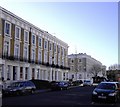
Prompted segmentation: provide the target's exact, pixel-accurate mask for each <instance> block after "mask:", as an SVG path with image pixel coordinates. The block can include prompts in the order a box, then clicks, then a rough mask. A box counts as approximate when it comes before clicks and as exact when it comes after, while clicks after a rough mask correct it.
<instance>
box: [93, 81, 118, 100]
mask: <svg viewBox="0 0 120 107" xmlns="http://www.w3.org/2000/svg"><path fill="white" fill-rule="evenodd" d="M119 86H120V85H119V83H118V82H101V83H100V84H98V86H97V87H96V88H95V89H94V90H93V92H92V101H93V102H96V101H100V100H103V101H110V102H117V100H118V99H119V98H120V90H119V88H120V87H119Z"/></svg>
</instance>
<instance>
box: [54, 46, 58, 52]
mask: <svg viewBox="0 0 120 107" xmlns="http://www.w3.org/2000/svg"><path fill="white" fill-rule="evenodd" d="M54 52H55V53H56V52H57V45H56V44H54Z"/></svg>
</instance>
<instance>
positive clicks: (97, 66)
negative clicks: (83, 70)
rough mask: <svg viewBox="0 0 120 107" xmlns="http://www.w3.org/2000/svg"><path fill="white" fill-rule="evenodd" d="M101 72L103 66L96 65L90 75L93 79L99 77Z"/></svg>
mask: <svg viewBox="0 0 120 107" xmlns="http://www.w3.org/2000/svg"><path fill="white" fill-rule="evenodd" d="M100 71H101V66H100V65H98V64H94V65H93V66H92V67H91V69H90V71H89V72H90V73H91V74H92V75H93V77H97V75H98V73H99V72H100Z"/></svg>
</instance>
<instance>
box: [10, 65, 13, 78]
mask: <svg viewBox="0 0 120 107" xmlns="http://www.w3.org/2000/svg"><path fill="white" fill-rule="evenodd" d="M10 80H13V66H12V65H10Z"/></svg>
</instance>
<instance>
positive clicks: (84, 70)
mask: <svg viewBox="0 0 120 107" xmlns="http://www.w3.org/2000/svg"><path fill="white" fill-rule="evenodd" d="M85 79H86V67H85V66H84V80H85Z"/></svg>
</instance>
